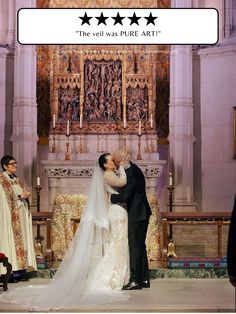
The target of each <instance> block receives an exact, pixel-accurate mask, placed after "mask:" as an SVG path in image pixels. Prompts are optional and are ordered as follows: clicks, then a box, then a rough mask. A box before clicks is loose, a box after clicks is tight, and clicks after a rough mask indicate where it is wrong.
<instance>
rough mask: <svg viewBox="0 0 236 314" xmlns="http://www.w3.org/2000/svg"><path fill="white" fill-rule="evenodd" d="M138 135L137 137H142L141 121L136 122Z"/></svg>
mask: <svg viewBox="0 0 236 314" xmlns="http://www.w3.org/2000/svg"><path fill="white" fill-rule="evenodd" d="M138 135H139V136H141V135H142V124H141V120H139V122H138Z"/></svg>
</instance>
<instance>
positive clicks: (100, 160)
mask: <svg viewBox="0 0 236 314" xmlns="http://www.w3.org/2000/svg"><path fill="white" fill-rule="evenodd" d="M110 155H111V154H110V153H105V154H102V155H101V156H100V157H99V158H98V164H99V167H101V168H102V170H104V171H106V168H105V166H104V165H105V164H106V162H107V157H108V156H110Z"/></svg>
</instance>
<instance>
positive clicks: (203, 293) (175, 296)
mask: <svg viewBox="0 0 236 314" xmlns="http://www.w3.org/2000/svg"><path fill="white" fill-rule="evenodd" d="M46 282H48V280H47V279H39V278H34V279H31V280H30V281H29V282H19V283H17V284H9V289H11V287H12V285H17V287H20V286H22V287H23V286H26V285H29V284H41V283H43V284H44V283H46ZM0 291H1V290H0ZM1 292H2V291H1ZM128 293H129V296H130V298H129V300H126V301H123V302H119V303H109V304H103V305H99V306H96V308H91V307H90V308H89V309H73V310H71V309H70V310H63V311H60V312H234V302H235V300H234V298H235V289H234V288H233V287H232V286H231V285H230V284H229V282H228V279H184V278H178V279H154V280H152V281H151V288H150V289H142V290H136V291H129V292H128ZM24 311H26V312H27V310H24V309H23V308H20V307H16V306H15V305H14V304H8V303H3V302H0V312H24ZM55 312H57V311H55ZM58 312H59V311H58Z"/></svg>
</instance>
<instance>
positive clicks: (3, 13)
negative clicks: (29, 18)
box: [0, 1, 8, 45]
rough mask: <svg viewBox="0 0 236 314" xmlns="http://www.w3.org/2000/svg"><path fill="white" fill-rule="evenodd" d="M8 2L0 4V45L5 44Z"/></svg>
mask: <svg viewBox="0 0 236 314" xmlns="http://www.w3.org/2000/svg"><path fill="white" fill-rule="evenodd" d="M7 23H8V1H1V2H0V44H2V45H3V44H6V42H7V29H8V25H7Z"/></svg>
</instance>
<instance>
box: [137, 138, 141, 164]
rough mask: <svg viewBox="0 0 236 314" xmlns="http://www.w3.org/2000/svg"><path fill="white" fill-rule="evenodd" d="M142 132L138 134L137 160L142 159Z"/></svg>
mask: <svg viewBox="0 0 236 314" xmlns="http://www.w3.org/2000/svg"><path fill="white" fill-rule="evenodd" d="M141 136H142V135H141V134H138V154H137V160H142V155H141Z"/></svg>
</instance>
